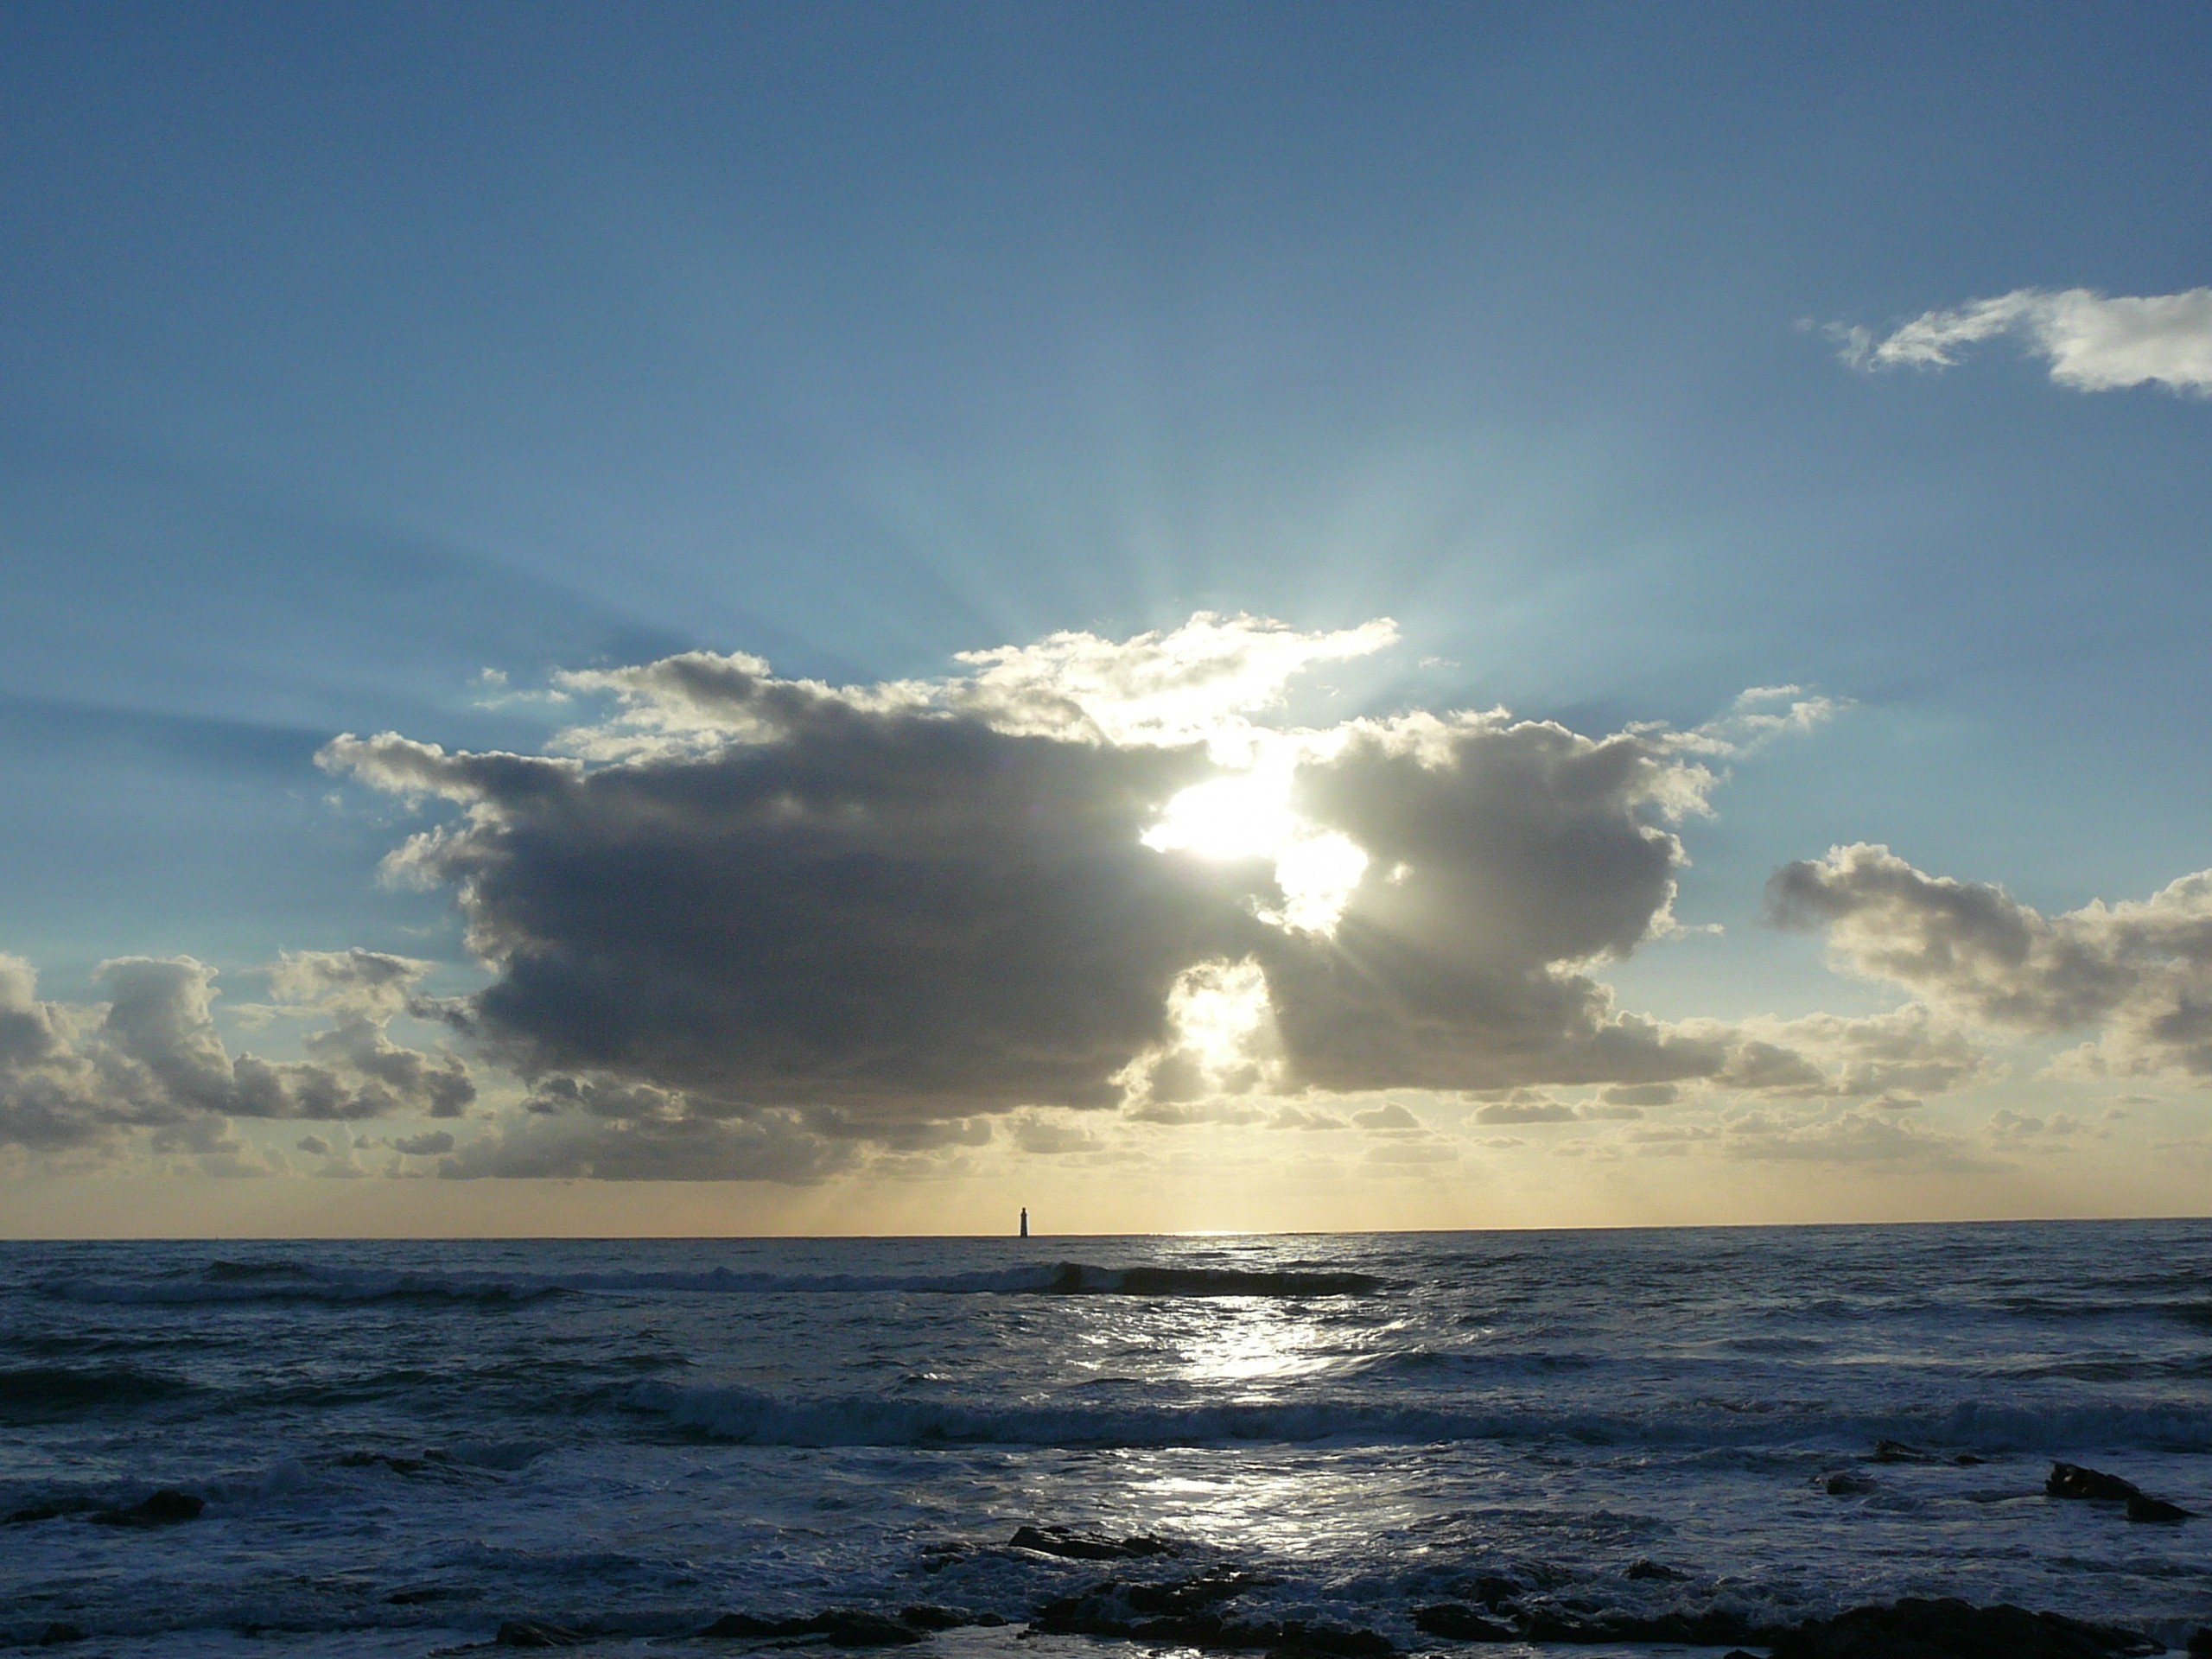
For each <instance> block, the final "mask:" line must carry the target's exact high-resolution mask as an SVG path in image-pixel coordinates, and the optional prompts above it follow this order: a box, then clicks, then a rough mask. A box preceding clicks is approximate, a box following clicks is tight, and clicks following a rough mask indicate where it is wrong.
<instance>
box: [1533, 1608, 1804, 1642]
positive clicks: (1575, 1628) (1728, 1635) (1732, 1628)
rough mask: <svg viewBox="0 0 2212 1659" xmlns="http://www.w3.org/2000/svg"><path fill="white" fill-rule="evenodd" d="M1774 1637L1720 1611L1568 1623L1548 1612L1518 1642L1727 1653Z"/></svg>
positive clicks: (1535, 1617) (1571, 1620) (1540, 1612)
mask: <svg viewBox="0 0 2212 1659" xmlns="http://www.w3.org/2000/svg"><path fill="white" fill-rule="evenodd" d="M1773 1635H1774V1632H1772V1631H1771V1630H1767V1629H1765V1628H1764V1626H1761V1625H1758V1624H1752V1623H1751V1620H1749V1619H1747V1618H1743V1617H1741V1616H1740V1615H1738V1614H1736V1613H1730V1612H1724V1611H1721V1610H1720V1609H1719V1608H1717V1607H1708V1608H1707V1609H1706V1610H1705V1611H1703V1612H1698V1613H1659V1614H1656V1615H1653V1616H1651V1617H1649V1618H1641V1617H1635V1616H1627V1615H1623V1616H1609V1615H1605V1614H1599V1615H1597V1616H1596V1617H1593V1618H1571V1617H1567V1616H1565V1615H1562V1614H1560V1613H1557V1612H1554V1611H1551V1610H1550V1609H1548V1608H1546V1609H1540V1610H1538V1611H1535V1612H1532V1613H1530V1614H1529V1615H1528V1616H1527V1617H1526V1618H1523V1619H1522V1621H1521V1630H1520V1638H1521V1640H1522V1641H1524V1642H1566V1643H1575V1644H1576V1645H1578V1646H1595V1645H1598V1644H1599V1643H1611V1642H1618V1643H1622V1644H1624V1645H1627V1644H1630V1643H1645V1644H1649V1645H1658V1644H1660V1643H1666V1644H1669V1645H1673V1646H1681V1647H1688V1648H1725V1647H1731V1646H1733V1645H1736V1644H1738V1643H1751V1644H1752V1645H1755V1646H1756V1645H1761V1644H1764V1643H1766V1642H1768V1641H1769V1640H1770V1639H1771V1638H1772V1637H1773Z"/></svg>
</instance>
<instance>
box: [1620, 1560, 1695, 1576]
mask: <svg viewBox="0 0 2212 1659" xmlns="http://www.w3.org/2000/svg"><path fill="white" fill-rule="evenodd" d="M1628 1576H1629V1577H1630V1578H1631V1579H1686V1578H1688V1576H1689V1574H1688V1573H1681V1572H1677V1571H1676V1570H1675V1568H1673V1567H1663V1566H1662V1565H1661V1564H1660V1563H1659V1562H1657V1561H1654V1560H1635V1561H1630V1563H1629V1564H1628Z"/></svg>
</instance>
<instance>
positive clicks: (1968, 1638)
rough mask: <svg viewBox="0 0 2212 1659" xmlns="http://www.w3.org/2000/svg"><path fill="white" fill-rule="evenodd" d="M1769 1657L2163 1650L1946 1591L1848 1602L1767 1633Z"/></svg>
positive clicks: (2095, 1655)
mask: <svg viewBox="0 0 2212 1659" xmlns="http://www.w3.org/2000/svg"><path fill="white" fill-rule="evenodd" d="M1767 1645H1768V1646H1769V1648H1770V1649H1771V1659H2119V1656H2124V1655H2133V1654H2148V1653H2157V1652H2159V1651H2161V1649H2160V1648H2159V1645H2158V1643H2155V1642H2153V1641H2152V1640H2151V1639H2150V1638H2149V1637H2145V1635H2144V1634H2143V1633H2142V1632H2141V1631H2139V1630H2118V1629H2114V1628H2113V1627H2111V1626H2109V1625H2102V1624H2083V1623H2082V1622H2081V1621H2079V1620H2078V1619H2071V1618H2062V1617H2061V1616H2060V1615H2058V1614H2056V1613H2031V1612H2030V1611H2027V1609H2025V1608H2024V1607H2014V1606H2011V1605H1998V1606H1995V1607H1976V1606H1974V1605H1972V1604H1971V1603H1968V1602H1964V1601H1958V1600H1954V1599H1949V1598H1945V1599H1942V1600H1936V1601H1925V1600H1920V1599H1905V1600H1903V1601H1900V1602H1897V1603H1896V1604H1895V1605H1891V1606H1885V1607H1854V1608H1853V1609H1852V1610H1851V1611H1849V1612H1847V1613H1839V1614H1837V1615H1836V1616H1835V1617H1834V1618H1827V1619H1815V1620H1812V1621H1809V1622H1808V1623H1806V1624H1800V1625H1797V1626H1796V1627H1795V1628H1793V1629H1789V1630H1776V1631H1773V1632H1771V1633H1770V1636H1769V1637H1767Z"/></svg>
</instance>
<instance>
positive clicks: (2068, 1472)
mask: <svg viewBox="0 0 2212 1659" xmlns="http://www.w3.org/2000/svg"><path fill="white" fill-rule="evenodd" d="M2043 1490H2044V1496H2045V1497H2078V1498H2087V1499H2089V1500H2092V1501H2094V1502H2098V1503H2125V1504H2126V1505H2127V1518H2128V1519H2129V1520H2131V1521H2153V1522H2171V1521H2186V1520H2188V1519H2189V1518H2190V1516H2192V1515H2193V1514H2194V1513H2195V1511H2193V1510H2184V1509H2183V1508H2182V1506H2181V1505H2180V1504H2178V1503H2167V1502H2166V1500H2165V1499H2164V1498H2163V1497H2152V1496H2151V1495H2150V1494H2149V1493H2148V1492H2146V1491H2144V1490H2143V1489H2142V1488H2141V1487H2139V1486H2138V1485H2137V1484H2135V1483H2134V1482H2133V1481H2132V1480H2122V1479H2121V1478H2120V1477H2119V1476H2118V1475H2108V1474H2106V1473H2105V1472H2104V1471H2102V1470H2101V1469H2085V1468H2083V1467H2082V1465H2080V1464H2078V1463H2054V1464H2052V1465H2050V1479H2048V1480H2046V1481H2045V1482H2044V1484H2043Z"/></svg>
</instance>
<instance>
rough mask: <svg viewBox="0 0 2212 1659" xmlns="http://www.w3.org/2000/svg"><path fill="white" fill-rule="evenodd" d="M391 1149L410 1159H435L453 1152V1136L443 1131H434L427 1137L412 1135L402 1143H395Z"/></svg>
mask: <svg viewBox="0 0 2212 1659" xmlns="http://www.w3.org/2000/svg"><path fill="white" fill-rule="evenodd" d="M391 1149H392V1150H393V1151H394V1152H404V1153H405V1154H407V1155H408V1156H409V1157H410V1158H435V1157H439V1156H441V1155H442V1154H445V1153H448V1152H451V1151H452V1150H453V1136H452V1135H448V1133H447V1132H446V1131H445V1130H443V1129H434V1130H432V1131H431V1132H430V1133H429V1134H428V1135H409V1136H408V1137H407V1138H406V1139H405V1140H404V1141H393V1142H392V1143H391Z"/></svg>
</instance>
